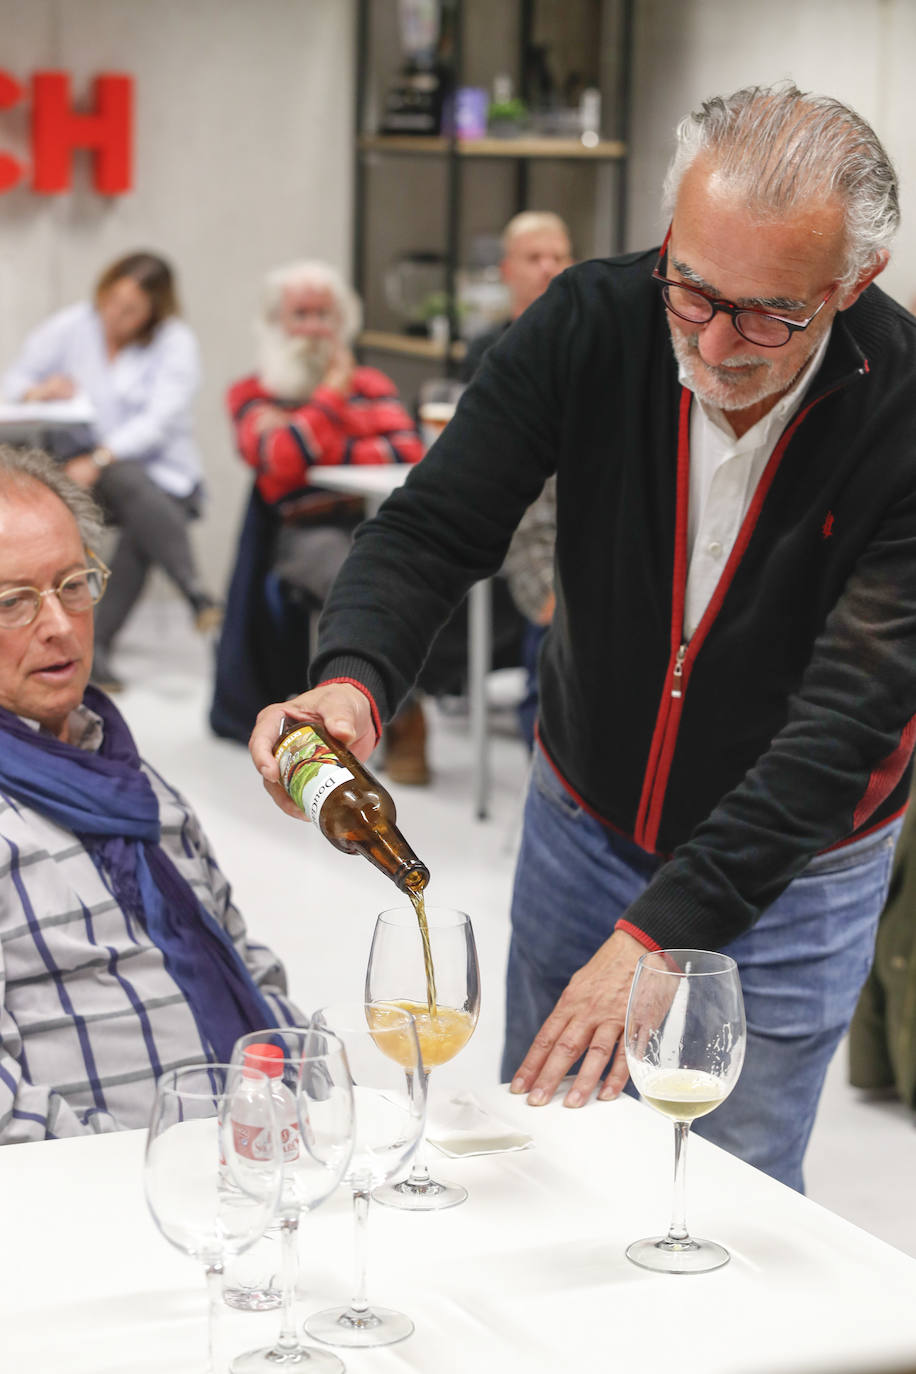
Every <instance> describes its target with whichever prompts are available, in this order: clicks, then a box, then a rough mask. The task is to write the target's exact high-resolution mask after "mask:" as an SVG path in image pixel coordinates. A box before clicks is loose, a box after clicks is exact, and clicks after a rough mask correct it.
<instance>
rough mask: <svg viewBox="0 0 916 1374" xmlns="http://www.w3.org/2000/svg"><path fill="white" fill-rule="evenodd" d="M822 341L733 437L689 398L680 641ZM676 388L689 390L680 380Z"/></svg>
mask: <svg viewBox="0 0 916 1374" xmlns="http://www.w3.org/2000/svg"><path fill="white" fill-rule="evenodd" d="M829 338H830V332H829V330H828V332H827V333H826V334H825V335H824V338H823V339H822V340H821V342H820V344H819V345H818V347H817V349H816V351H815V353H814V354H813V356H812V358H811V360H810V362H809V363H808V366H807V367H806V368H805V369H804V371H803V373H802V375H801V377H800V378H799V380H798V381H797V382H796V384H795V386H793V388H792V390H791V391H789V392H787V393H786V395H785V396H783V397H782V398H781V399H780V400H779V401H777V402H776V404H775V405H774V407H773V409H772V410H770V411H768V412H767V414H766V415H764V417H763V419H762V420H758V421H757V423H756V424H755V425H752V426H751V428H750V429H749V430H748V431H747V433H746V434H742V436H741V438H740V439H738V438H736V437H735V433H734V430H733V429H732V427H731V425H730V424H729V422H728V420H727V419H726V417H725V414H724V412H723V411H721V410H720V409H719V408H718V406H710V405H707V404H706V403H705V402H704V401H702V400H701V399H700V397H699V396H695V398H694V399H695V402H696V404H694V405H692V406H691V408H690V500H689V504H688V508H687V593H686V599H685V604H684V638H685V639H689V638H690V637H691V635H692V634H693V633H694V631H695V630H696V628H697V626H698V625H699V623H700V621H701V620H702V618H703V612H704V611H705V610H706V607H707V606H708V605H709V602H710V600H711V598H712V594H713V592H714V591H715V589H716V584H717V583H718V581H719V578H720V576H721V575H722V572H723V570H724V568H725V565H726V563H727V562H728V556H729V554H730V553H731V551H732V548H733V546H734V543H735V540H736V539H737V537H738V531H739V530H740V528H741V523H742V521H743V520H744V517H745V515H746V514H747V512H748V508H749V506H750V504H751V501H752V500H753V499H754V492H755V491H756V489H757V483H758V482H759V481H760V478H761V477H762V475H763V471H764V468H765V467H766V465H767V463H768V461H769V459H770V455H771V454H772V452H773V449H774V448H775V447H776V444H777V442H778V441H779V436H780V435H781V434H782V432H783V430H784V429H785V427H786V425H787V424H788V423H789V421H790V420H791V419H792V417H793V415H795V413H796V411H797V410H798V409H799V407H800V406H801V403H802V399H803V398H804V395H805V392H806V391H807V389H808V387H809V385H810V383H811V381H812V380H813V378H814V377H815V375H816V374H817V370H818V368H819V367H820V365H821V363H822V362H823V358H824V354H825V353H826V351H827V342H828V340H829ZM680 380H681V385H682V386H687V387H688V388H689V384H688V382H687V380H686V378H685V377H684V375H683V373H682V374H681V379H680Z"/></svg>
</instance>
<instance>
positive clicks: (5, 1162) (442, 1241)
mask: <svg viewBox="0 0 916 1374" xmlns="http://www.w3.org/2000/svg"><path fill="white" fill-rule="evenodd" d="M433 1092H434V1093H435V1078H434V1079H433ZM481 1096H482V1098H483V1100H484V1102H485V1105H486V1106H487V1107H488V1108H489V1109H490V1110H491V1111H493V1112H495V1113H497V1114H498V1115H499V1116H500V1117H501V1118H503V1119H504V1120H508V1121H511V1122H515V1123H516V1124H517V1125H518V1127H519V1128H521V1129H524V1130H526V1131H527V1132H528V1133H530V1134H532V1135H533V1136H534V1138H535V1144H534V1147H533V1148H532V1149H529V1150H525V1151H521V1152H518V1153H513V1154H500V1155H489V1156H481V1157H478V1158H469V1159H464V1160H461V1161H457V1160H450V1159H445V1158H443V1157H442V1156H438V1155H435V1163H436V1172H437V1173H439V1174H440V1175H441V1176H443V1177H446V1178H454V1179H457V1180H460V1181H461V1182H463V1183H465V1184H466V1185H467V1187H468V1189H469V1191H470V1197H469V1199H468V1201H467V1203H465V1204H464V1205H463V1206H461V1207H456V1208H454V1209H452V1210H450V1211H446V1212H441V1213H433V1214H425V1215H424V1214H419V1215H418V1214H409V1213H403V1212H395V1211H392V1210H391V1209H389V1208H384V1207H380V1206H378V1205H375V1206H374V1207H373V1209H372V1214H371V1215H370V1219H369V1236H370V1255H369V1295H370V1298H371V1299H372V1298H374V1299H375V1300H377V1301H378V1302H381V1303H388V1304H389V1305H391V1306H398V1307H401V1308H402V1309H403V1310H406V1311H408V1312H409V1313H410V1315H411V1316H412V1317H413V1319H414V1322H415V1324H416V1331H415V1333H414V1335H413V1336H411V1337H410V1339H408V1340H406V1341H404V1342H403V1343H402V1344H400V1345H396V1346H391V1347H388V1348H387V1349H380V1350H373V1351H343V1352H341V1354H342V1356H343V1359H344V1362H345V1364H346V1366H347V1369H348V1370H349V1371H350V1374H405V1372H406V1371H416V1374H469V1372H472V1374H560V1371H563V1374H565V1371H580V1370H581V1371H589V1372H590V1374H591V1371H597V1372H599V1374H604V1371H608V1374H616V1372H617V1371H620V1374H826V1372H827V1371H828V1370H829V1371H831V1374H884V1371H890V1370H894V1371H902V1370H903V1369H911V1368H913V1367H916V1260H913V1259H911V1258H909V1257H908V1256H905V1255H903V1254H901V1253H900V1252H899V1251H897V1250H894V1249H892V1248H891V1247H890V1246H888V1245H885V1244H884V1243H883V1242H881V1241H878V1240H876V1239H874V1237H872V1236H869V1235H867V1234H866V1233H865V1232H863V1231H860V1230H858V1229H857V1228H855V1227H853V1226H851V1225H849V1224H848V1223H847V1222H844V1221H842V1220H840V1219H839V1218H838V1217H836V1216H834V1215H833V1214H832V1213H830V1212H827V1211H825V1210H824V1209H822V1208H820V1207H817V1206H816V1205H815V1204H813V1203H810V1202H808V1201H806V1200H805V1199H804V1198H802V1197H799V1196H798V1195H797V1194H795V1193H792V1192H791V1191H789V1189H787V1188H784V1187H783V1186H782V1185H781V1184H778V1183H774V1182H773V1181H772V1180H771V1179H768V1178H766V1177H765V1176H764V1175H763V1174H759V1173H757V1172H756V1171H755V1170H753V1169H750V1168H748V1167H747V1166H746V1165H743V1164H741V1163H739V1162H738V1161H737V1160H734V1159H732V1158H731V1157H730V1156H728V1155H725V1154H723V1153H722V1152H721V1151H719V1150H718V1149H716V1148H715V1147H714V1146H711V1145H709V1144H707V1143H706V1142H705V1141H703V1140H700V1139H696V1140H691V1142H690V1146H689V1150H688V1167H687V1219H688V1224H689V1225H691V1227H692V1228H693V1229H694V1230H695V1231H696V1233H697V1234H701V1235H707V1236H711V1237H714V1238H715V1239H717V1240H720V1241H722V1242H724V1243H725V1244H726V1245H727V1246H728V1247H729V1249H730V1250H731V1253H732V1260H731V1263H730V1264H728V1265H726V1266H725V1268H723V1269H721V1270H719V1271H717V1272H716V1273H712V1274H702V1275H694V1276H676V1277H675V1276H668V1275H660V1274H650V1273H648V1272H646V1271H644V1270H641V1269H637V1268H635V1267H634V1266H633V1265H631V1264H630V1263H629V1261H628V1260H627V1259H626V1257H625V1255H624V1249H625V1246H626V1245H627V1244H628V1242H629V1241H631V1240H633V1239H634V1238H636V1237H638V1236H642V1235H646V1234H653V1233H655V1232H656V1231H659V1230H664V1229H665V1227H666V1225H667V1220H668V1209H669V1201H670V1182H671V1162H672V1134H673V1133H672V1130H671V1126H670V1124H669V1123H668V1122H666V1121H664V1120H663V1119H662V1118H660V1117H658V1116H656V1115H655V1114H654V1113H653V1112H651V1111H650V1110H649V1109H648V1108H646V1107H643V1106H641V1105H640V1104H639V1103H636V1102H634V1101H632V1100H631V1099H629V1098H622V1099H620V1100H619V1101H618V1102H616V1103H608V1104H604V1103H594V1104H592V1105H590V1106H589V1107H586V1108H585V1109H583V1110H581V1111H569V1110H567V1109H565V1108H563V1107H561V1106H560V1105H559V1103H558V1102H557V1103H554V1104H551V1105H550V1106H548V1107H543V1108H538V1109H533V1108H529V1107H526V1106H525V1104H524V1101H523V1100H522V1099H519V1098H510V1097H509V1095H508V1093H507V1091H506V1090H505V1089H504V1088H495V1089H493V1090H492V1091H491V1092H490V1093H488V1094H484V1095H481ZM144 1143H145V1133H144V1132H141V1131H134V1132H127V1133H124V1134H122V1135H114V1136H98V1137H91V1138H78V1139H75V1140H65V1141H55V1142H46V1143H42V1144H37V1145H20V1146H7V1147H6V1148H5V1149H2V1150H0V1216H2V1218H3V1246H2V1255H3V1259H2V1265H3V1275H2V1285H0V1294H2V1297H0V1303H2V1309H3V1323H2V1331H0V1369H2V1370H3V1371H4V1374H5V1371H10V1374H12V1371H16V1374H19V1371H27V1370H45V1369H54V1370H58V1369H65V1370H67V1371H68V1374H89V1372H90V1371H91V1374H128V1371H149V1374H153V1372H154V1371H155V1372H156V1374H160V1372H161V1374H185V1371H190V1370H192V1369H195V1368H198V1369H199V1368H201V1367H202V1363H203V1354H204V1350H205V1343H206V1297H205V1285H204V1278H203V1272H202V1269H201V1268H200V1267H199V1266H198V1265H197V1264H196V1263H195V1262H194V1261H193V1260H190V1259H187V1258H186V1257H184V1256H182V1255H180V1254H179V1253H178V1252H177V1251H174V1250H172V1248H171V1247H170V1246H169V1245H168V1244H167V1242H166V1241H165V1240H163V1239H162V1237H161V1236H160V1235H159V1233H158V1232H157V1231H156V1229H155V1227H154V1225H153V1223H152V1221H151V1219H150V1218H149V1216H148V1214H147V1211H146V1206H145V1203H144V1199H143V1190H142V1184H141V1161H142V1154H143V1147H144ZM431 1153H434V1152H431ZM880 1167H881V1164H880V1160H873V1159H863V1160H862V1168H880ZM351 1239H352V1230H351V1217H350V1210H349V1200H348V1195H346V1194H344V1193H343V1192H338V1193H337V1194H336V1195H335V1196H334V1198H333V1199H332V1200H331V1201H330V1202H329V1203H326V1204H325V1206H324V1207H323V1208H322V1209H321V1210H320V1211H318V1212H315V1213H314V1214H313V1215H312V1216H311V1217H307V1218H305V1219H304V1221H303V1228H302V1239H301V1247H300V1249H301V1254H302V1274H301V1280H302V1281H301V1289H300V1304H299V1306H300V1311H299V1316H300V1317H304V1316H305V1315H306V1314H307V1313H308V1312H310V1311H315V1310H316V1309H317V1308H319V1307H322V1306H325V1305H327V1304H328V1303H330V1302H336V1301H338V1300H340V1299H342V1298H345V1297H347V1296H349V1292H350V1276H351V1263H352V1255H351ZM275 1331H276V1314H275V1313H265V1314H258V1315H248V1314H239V1313H236V1312H230V1311H229V1309H228V1308H227V1309H225V1310H223V1311H222V1312H221V1315H220V1321H219V1347H220V1352H221V1354H222V1356H223V1357H225V1356H228V1355H232V1354H235V1353H238V1352H239V1351H240V1350H242V1349H245V1348H248V1347H250V1345H251V1343H252V1342H261V1341H268V1340H270V1339H272V1338H273V1335H274V1334H275Z"/></svg>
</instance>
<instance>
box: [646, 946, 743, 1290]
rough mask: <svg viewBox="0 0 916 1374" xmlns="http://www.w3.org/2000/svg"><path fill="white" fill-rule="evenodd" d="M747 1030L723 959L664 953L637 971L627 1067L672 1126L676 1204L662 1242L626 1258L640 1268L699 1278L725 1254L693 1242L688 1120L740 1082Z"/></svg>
mask: <svg viewBox="0 0 916 1374" xmlns="http://www.w3.org/2000/svg"><path fill="white" fill-rule="evenodd" d="M746 1039H747V1030H746V1026H745V1019H744V998H743V997H742V994H741V981H740V979H739V976H738V966H737V964H736V963H735V961H734V959H731V958H729V956H728V955H727V954H713V953H709V952H708V951H706V950H701V949H663V950H658V951H656V952H654V953H651V954H644V955H643V956H642V958H641V959H640V960H639V963H638V964H637V965H636V973H635V974H634V976H633V985H632V987H631V989H630V1000H629V1003H628V1005H627V1017H626V1028H625V1031H624V1043H625V1047H626V1056H627V1067H628V1069H629V1071H630V1077H631V1078H632V1080H633V1084H634V1086H635V1087H636V1089H637V1091H638V1092H639V1095H640V1097H641V1098H642V1099H643V1101H644V1102H648V1104H649V1106H650V1107H654V1108H655V1110H656V1111H657V1112H661V1114H662V1115H663V1116H667V1117H668V1118H669V1119H670V1120H671V1121H673V1122H674V1202H673V1206H672V1213H671V1225H670V1226H669V1228H668V1234H667V1235H665V1236H654V1237H651V1238H649V1239H647V1240H638V1241H634V1242H633V1244H632V1245H631V1246H629V1248H628V1249H627V1258H628V1259H631V1260H632V1261H633V1263H634V1264H638V1265H641V1266H642V1268H644V1269H654V1270H659V1271H661V1272H663V1273H667V1274H700V1273H705V1272H706V1271H707V1270H710V1269H718V1268H720V1266H721V1265H723V1264H727V1263H728V1260H729V1253H728V1251H727V1250H726V1249H725V1247H724V1246H722V1245H719V1244H717V1243H716V1242H715V1241H711V1240H699V1239H697V1238H696V1237H695V1236H691V1235H690V1234H689V1232H688V1230H687V1225H686V1221H685V1201H684V1197H685V1190H684V1181H685V1167H686V1150H687V1135H688V1132H689V1130H690V1123H691V1121H696V1119H697V1118H698V1117H700V1116H705V1115H706V1114H707V1113H708V1112H711V1111H713V1110H714V1109H715V1108H716V1107H718V1106H719V1105H720V1104H721V1103H722V1102H724V1100H725V1098H726V1097H728V1095H729V1093H730V1092H731V1090H732V1088H734V1086H735V1084H736V1083H737V1081H738V1075H739V1074H740V1072H741V1066H742V1064H743V1063H744V1050H745V1043H746Z"/></svg>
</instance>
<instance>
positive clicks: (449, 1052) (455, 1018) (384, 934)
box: [366, 899, 480, 1212]
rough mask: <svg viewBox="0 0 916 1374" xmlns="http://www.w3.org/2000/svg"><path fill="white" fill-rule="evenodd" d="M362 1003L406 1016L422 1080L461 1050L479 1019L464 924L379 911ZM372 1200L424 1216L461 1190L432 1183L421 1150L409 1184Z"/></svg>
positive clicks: (451, 914)
mask: <svg viewBox="0 0 916 1374" xmlns="http://www.w3.org/2000/svg"><path fill="white" fill-rule="evenodd" d="M412 900H413V899H412ZM366 1001H367V1002H379V1001H384V1002H389V1003H395V1004H396V1005H397V1006H399V1007H403V1008H404V1010H405V1011H409V1012H410V1013H411V1015H412V1016H413V1018H414V1021H415V1023H416V1027H417V1037H418V1039H419V1041H420V1053H421V1055H422V1057H423V1075H424V1078H425V1079H427V1080H428V1079H429V1073H430V1070H431V1069H434V1068H436V1067H437V1065H439V1064H446V1063H448V1061H449V1060H450V1059H453V1058H454V1057H455V1055H456V1054H458V1052H459V1051H460V1050H462V1049H463V1048H464V1046H465V1045H466V1044H467V1042H468V1041H469V1040H470V1038H471V1036H472V1035H473V1033H474V1027H475V1026H476V1025H477V1017H478V1015H479V1013H480V971H479V968H478V964H477V947H476V944H475V941H474V928H473V926H472V925H471V922H470V919H469V918H468V916H467V915H466V914H465V913H464V912H463V911H456V910H453V909H452V908H450V907H424V906H423V905H422V904H416V906H415V907H414V906H410V907H395V908H393V909H392V910H390V911H383V912H382V913H381V915H380V916H379V918H378V920H377V921H376V923H375V933H374V934H373V937H372V948H371V950H370V952H369V967H368V969H367V970H366ZM373 1197H374V1198H375V1199H376V1200H377V1201H378V1202H382V1203H385V1204H386V1205H387V1206H389V1207H401V1208H404V1209H406V1210H408V1211H412V1212H426V1211H433V1210H436V1209H440V1208H443V1207H455V1206H457V1204H458V1203H459V1202H464V1200H465V1198H466V1197H467V1189H466V1188H462V1187H460V1186H458V1185H456V1184H451V1183H440V1182H439V1181H438V1180H437V1179H434V1178H433V1177H432V1176H431V1174H430V1172H429V1166H428V1165H427V1163H426V1159H425V1153H424V1148H423V1143H422V1142H421V1145H420V1148H419V1149H418V1150H417V1153H416V1155H415V1156H414V1161H413V1165H412V1167H411V1170H410V1174H409V1176H408V1177H407V1178H406V1179H403V1180H402V1181H401V1182H399V1183H390V1184H386V1185H385V1186H384V1187H381V1188H376V1190H375V1192H374V1193H373Z"/></svg>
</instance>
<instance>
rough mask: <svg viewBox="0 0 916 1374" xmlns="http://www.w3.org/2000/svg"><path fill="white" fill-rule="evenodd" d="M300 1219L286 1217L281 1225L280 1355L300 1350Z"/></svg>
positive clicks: (278, 1347)
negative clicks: (297, 1306)
mask: <svg viewBox="0 0 916 1374" xmlns="http://www.w3.org/2000/svg"><path fill="white" fill-rule="evenodd" d="M298 1234H299V1218H298V1217H284V1218H283V1220H282V1221H281V1223H280V1237H281V1240H280V1254H281V1273H282V1283H283V1311H282V1315H281V1317H280V1334H279V1335H278V1337H277V1341H276V1345H275V1346H274V1349H275V1350H276V1351H277V1353H278V1354H281V1353H282V1354H288V1353H289V1352H290V1351H292V1350H298V1348H299V1338H298V1336H297V1335H296V1318H295V1315H294V1311H295V1306H296V1278H297V1276H298V1273H299V1252H298V1247H297V1243H296V1241H297V1237H298Z"/></svg>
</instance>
